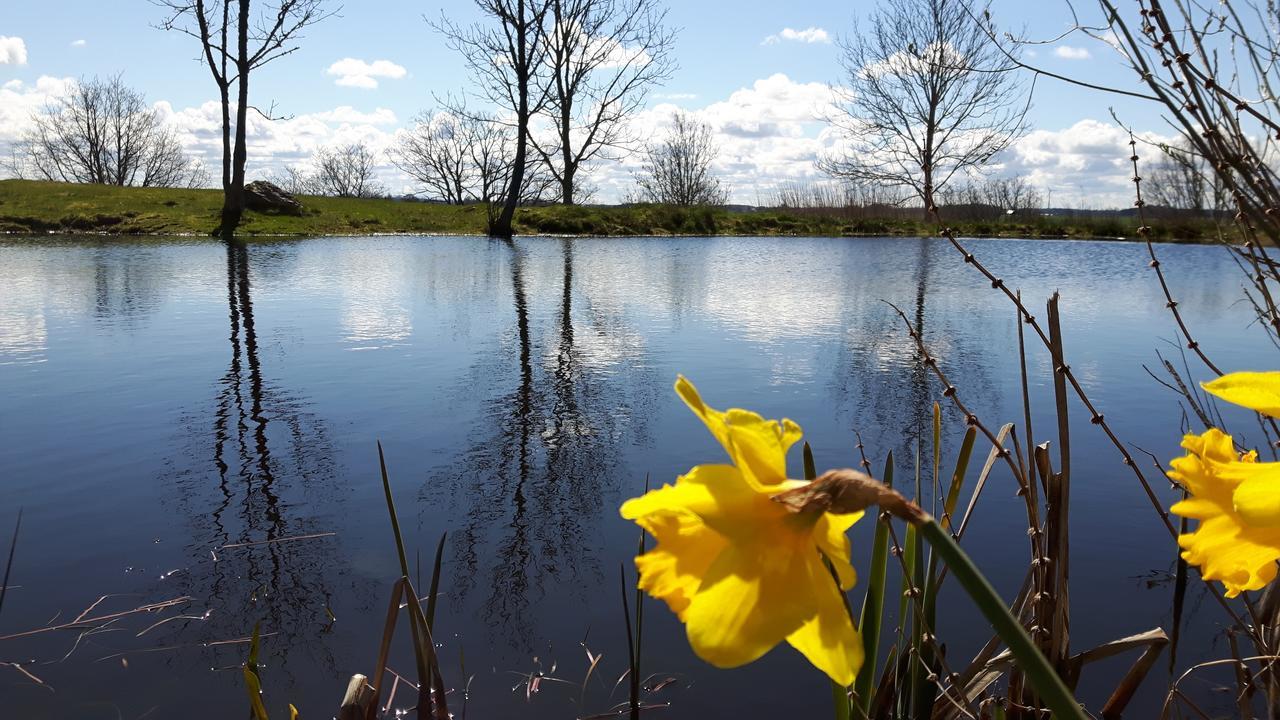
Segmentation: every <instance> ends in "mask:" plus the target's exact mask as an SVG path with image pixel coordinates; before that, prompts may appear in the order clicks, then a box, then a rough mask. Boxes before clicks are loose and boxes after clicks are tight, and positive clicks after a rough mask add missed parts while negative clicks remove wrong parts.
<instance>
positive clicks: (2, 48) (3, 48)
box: [0, 35, 27, 65]
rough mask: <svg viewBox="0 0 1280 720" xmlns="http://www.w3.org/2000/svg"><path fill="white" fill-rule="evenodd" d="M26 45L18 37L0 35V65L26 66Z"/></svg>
mask: <svg viewBox="0 0 1280 720" xmlns="http://www.w3.org/2000/svg"><path fill="white" fill-rule="evenodd" d="M26 64H27V44H26V43H25V42H23V40H22V38H20V37H8V36H5V35H0V65H26Z"/></svg>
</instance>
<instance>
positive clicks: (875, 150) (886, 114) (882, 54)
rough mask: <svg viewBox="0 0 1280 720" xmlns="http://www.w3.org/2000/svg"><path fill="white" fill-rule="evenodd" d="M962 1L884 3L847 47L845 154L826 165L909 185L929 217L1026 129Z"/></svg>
mask: <svg viewBox="0 0 1280 720" xmlns="http://www.w3.org/2000/svg"><path fill="white" fill-rule="evenodd" d="M989 17H990V16H989V14H987V13H983V14H981V19H979V16H978V15H971V14H970V13H969V11H968V9H967V8H966V7H965V5H964V0H883V2H882V4H881V5H880V7H879V8H878V9H877V11H876V13H875V14H874V15H873V16H872V19H871V29H870V32H868V33H865V34H856V33H855V34H854V35H853V36H852V37H850V38H849V39H847V40H845V41H843V42H842V49H843V58H842V64H843V66H844V72H845V83H846V87H844V88H841V92H840V95H841V97H840V100H839V103H838V111H837V112H836V113H835V117H834V118H833V121H834V122H835V123H836V124H837V125H838V126H840V127H842V129H844V130H845V135H846V139H847V141H848V147H847V148H846V149H845V151H844V152H843V153H841V154H838V155H834V156H829V157H825V158H823V159H822V160H821V161H820V162H819V166H820V167H821V168H822V169H823V170H825V171H826V172H828V173H830V174H832V175H835V176H837V177H843V178H848V179H854V180H860V181H866V182H874V183H880V184H884V185H888V186H896V187H904V188H908V189H909V190H910V191H911V192H912V193H913V194H914V195H915V196H916V197H917V198H919V199H920V200H921V201H922V202H923V203H924V207H925V210H926V212H928V210H929V208H931V207H933V205H934V193H935V192H937V191H938V190H939V189H940V188H942V187H944V186H945V185H946V184H947V182H948V181H950V180H951V179H952V178H953V177H954V176H955V175H956V173H957V172H961V171H963V170H966V169H972V168H977V167H980V166H981V165H982V164H983V163H985V162H986V161H987V160H988V159H989V158H990V157H991V156H992V155H994V154H996V153H998V152H1000V151H1001V150H1003V149H1004V148H1006V147H1008V146H1009V144H1010V143H1011V142H1013V140H1015V139H1016V138H1017V137H1019V136H1020V135H1021V134H1022V133H1023V132H1024V131H1025V129H1026V125H1025V124H1024V121H1023V118H1024V116H1025V114H1026V113H1025V110H1026V108H1025V106H1023V105H1022V103H1021V102H1020V98H1021V94H1022V87H1021V85H1020V84H1019V82H1018V80H1017V78H1016V76H1015V75H1014V74H1013V73H1012V72H1010V70H1011V69H1012V68H1011V66H1010V65H1009V63H1008V62H1007V61H1006V60H1005V58H1004V55H1003V52H1002V51H1001V50H1000V49H998V48H996V47H993V46H992V45H991V43H989V42H988V34H989V33H991V32H993V30H992V29H991V28H990V20H989V19H988V18H989Z"/></svg>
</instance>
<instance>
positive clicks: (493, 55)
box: [435, 0, 550, 238]
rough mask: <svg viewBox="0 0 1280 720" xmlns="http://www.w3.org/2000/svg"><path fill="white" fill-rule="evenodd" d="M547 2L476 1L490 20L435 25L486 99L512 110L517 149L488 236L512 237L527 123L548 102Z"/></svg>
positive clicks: (525, 162)
mask: <svg viewBox="0 0 1280 720" xmlns="http://www.w3.org/2000/svg"><path fill="white" fill-rule="evenodd" d="M549 3H550V0H476V6H477V8H478V9H479V10H480V12H481V14H482V15H483V16H484V17H485V18H486V20H488V21H489V24H487V25H482V24H479V23H477V24H474V25H469V26H465V27H464V26H459V25H457V24H455V23H454V22H453V21H451V20H449V18H447V17H444V18H442V19H441V20H440V22H439V23H437V24H436V25H435V28H436V30H437V31H438V32H440V33H441V34H443V35H444V36H445V39H446V41H447V42H448V44H449V47H451V48H453V49H454V50H456V51H457V52H459V53H460V54H461V55H462V58H463V61H464V62H465V63H466V65H467V68H468V69H469V70H470V71H471V74H472V75H473V78H474V80H475V82H476V92H477V94H478V95H479V96H480V97H481V98H483V99H484V100H485V101H487V102H489V103H491V104H493V105H495V106H497V107H499V108H502V110H503V111H504V113H507V112H509V113H510V114H511V118H512V119H511V121H510V125H511V127H512V128H513V132H514V135H515V152H514V156H513V157H512V159H511V162H510V167H511V172H510V173H509V177H508V179H507V187H506V190H505V194H504V195H503V202H502V209H501V210H500V211H499V212H498V213H497V214H496V216H493V217H491V218H490V223H489V234H490V235H493V236H495V237H503V238H510V237H511V236H512V228H511V225H512V221H513V220H514V219H515V212H516V206H517V205H519V203H520V197H521V190H522V188H524V186H525V183H524V179H525V178H524V174H525V168H526V166H527V165H528V164H529V161H528V155H529V149H528V144H529V143H528V140H529V122H530V120H531V119H532V118H533V116H534V115H535V114H536V113H538V112H539V111H541V110H542V108H543V106H544V105H545V103H546V101H547V87H546V83H545V77H544V75H545V66H546V57H547V48H546V43H545V42H544V39H545V23H546V17H547V12H548V10H549V9H550V4H549Z"/></svg>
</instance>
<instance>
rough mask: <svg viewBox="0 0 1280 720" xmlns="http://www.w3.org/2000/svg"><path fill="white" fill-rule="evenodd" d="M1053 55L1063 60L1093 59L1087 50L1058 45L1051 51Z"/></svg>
mask: <svg viewBox="0 0 1280 720" xmlns="http://www.w3.org/2000/svg"><path fill="white" fill-rule="evenodd" d="M1053 54H1054V55H1055V56H1057V57H1060V58H1062V59H1063V60H1088V59H1089V58H1091V57H1093V56H1092V55H1091V54H1089V48H1082V47H1073V46H1071V45H1059V46H1058V47H1056V48H1054V49H1053Z"/></svg>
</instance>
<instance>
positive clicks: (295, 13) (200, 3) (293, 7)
mask: <svg viewBox="0 0 1280 720" xmlns="http://www.w3.org/2000/svg"><path fill="white" fill-rule="evenodd" d="M152 1H153V2H155V3H156V4H157V5H160V6H161V7H163V8H165V10H166V11H167V15H166V16H165V18H164V20H163V21H162V22H161V25H160V26H161V27H162V28H163V29H165V30H177V31H179V32H181V33H184V34H186V35H190V36H191V37H194V38H196V39H197V40H199V41H200V46H201V51H202V54H203V56H204V61H205V64H207V65H208V67H209V73H210V74H211V75H212V76H213V81H214V83H215V84H216V85H217V86H218V94H219V98H220V100H221V102H222V191H223V201H222V221H221V223H220V225H219V228H218V234H219V235H221V236H222V237H223V238H224V239H227V240H230V239H232V238H233V237H234V235H235V229H236V226H238V225H239V224H240V217H241V216H242V215H243V214H244V166H245V162H246V160H247V159H248V157H249V151H248V147H247V139H246V133H247V120H248V111H249V107H250V106H249V78H250V75H251V73H252V72H253V71H254V70H256V69H258V68H260V67H262V66H263V65H266V64H267V63H269V62H271V61H272V60H277V59H279V58H281V57H284V56H285V55H289V54H291V53H293V52H294V51H296V50H297V49H298V44H297V43H298V40H300V39H301V36H302V31H303V30H304V29H306V28H307V27H308V26H310V25H314V24H315V23H317V22H320V21H321V20H324V19H325V18H327V17H329V16H331V15H333V14H334V13H335V12H337V11H336V10H332V11H331V10H328V9H327V7H326V6H327V2H326V0H259V2H252V0H152ZM233 10H234V13H233ZM233 84H234V85H235V86H236V100H235V103H234V105H233V104H232V101H231V86H232V85H233ZM233 108H234V112H235V122H234V124H233V123H232V119H231V115H232V110H233ZM263 114H264V116H265V115H266V113H263ZM233 127H234V134H235V140H234V143H233V142H232V132H233V130H232V128H233Z"/></svg>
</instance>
